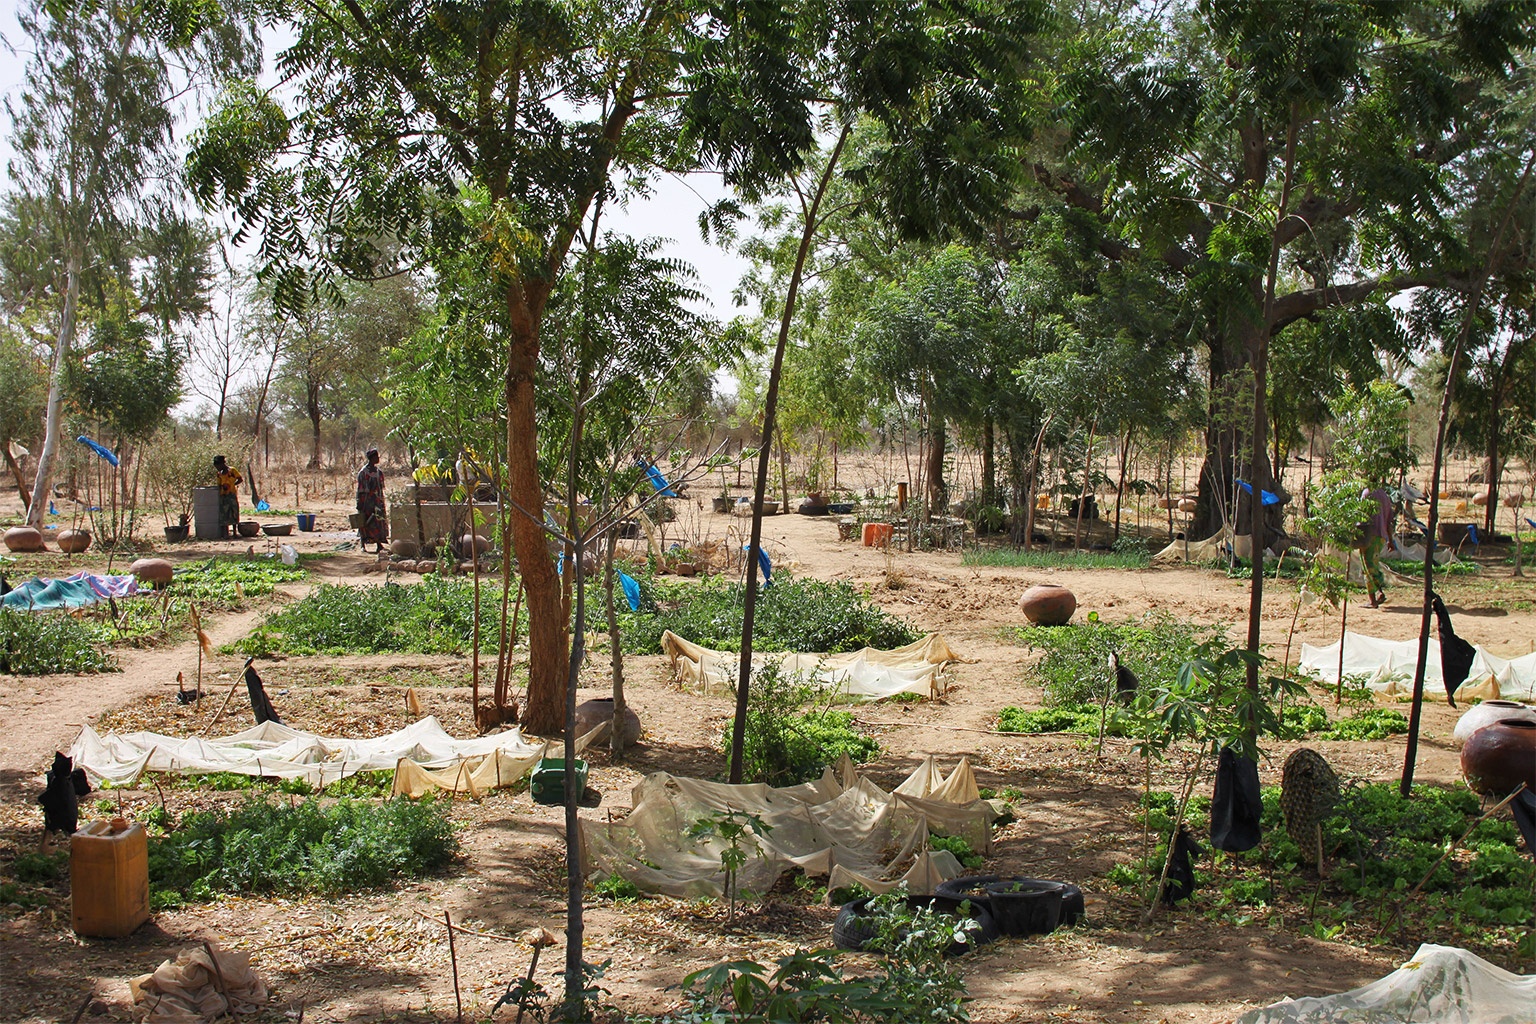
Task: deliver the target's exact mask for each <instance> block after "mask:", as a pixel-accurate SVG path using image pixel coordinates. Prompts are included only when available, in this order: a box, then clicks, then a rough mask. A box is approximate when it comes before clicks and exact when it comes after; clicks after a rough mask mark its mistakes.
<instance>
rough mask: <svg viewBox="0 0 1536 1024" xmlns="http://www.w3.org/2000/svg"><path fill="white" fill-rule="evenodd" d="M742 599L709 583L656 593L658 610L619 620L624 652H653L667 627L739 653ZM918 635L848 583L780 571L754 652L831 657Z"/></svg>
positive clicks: (762, 604)
mask: <svg viewBox="0 0 1536 1024" xmlns="http://www.w3.org/2000/svg"><path fill="white" fill-rule="evenodd" d="M745 596H746V595H745V588H744V587H743V586H741V585H740V584H730V583H724V582H715V581H711V582H706V583H701V584H690V585H685V586H678V587H667V588H662V587H657V588H656V591H655V600H656V601H657V603H658V605H659V607H658V608H657V610H656V611H654V612H649V613H647V612H644V611H642V612H641V613H640V614H635V615H626V616H625V621H624V623H623V633H624V646H625V649H626V650H628V651H630V652H631V653H635V654H659V653H661V635H662V633H664V632H666V631H667V630H669V629H670V630H671V631H672V632H674V633H676V634H677V635H678V636H681V637H686V638H687V639H689V640H691V641H693V642H694V643H696V644H702V645H704V646H705V647H711V648H714V649H715V650H721V651H739V650H740V649H741V617H742V609H743V607H744V602H745ZM643 607H644V604H643V603H642V608H643ZM921 635H922V634H920V633H919V632H918V631H917V630H915V629H913V628H912V627H911V626H910V625H908V624H907V623H906V622H904V621H902V620H901V619H898V618H897V617H896V616H894V615H891V614H889V613H888V612H885V611H882V610H881V609H879V608H877V607H875V606H874V605H873V604H870V603H869V602H868V601H867V600H865V598H864V595H862V594H860V593H859V591H857V590H855V589H854V588H853V586H852V585H851V584H849V583H845V582H838V583H828V582H825V581H822V580H814V579H792V578H790V577H789V576H788V575H787V574H783V573H775V574H774V578H773V586H771V587H768V588H766V589H764V590H763V591H762V592H761V593H760V594H759V595H758V600H757V606H756V609H755V614H754V623H753V646H754V647H755V648H756V649H757V650H760V651H818V652H825V653H829V654H835V653H839V652H843V651H856V650H858V649H859V648H860V647H881V648H891V647H900V646H902V645H903V644H909V643H912V642H913V641H914V640H917V639H918V638H919V637H920V636H921Z"/></svg>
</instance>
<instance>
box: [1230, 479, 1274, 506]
mask: <svg viewBox="0 0 1536 1024" xmlns="http://www.w3.org/2000/svg"><path fill="white" fill-rule="evenodd" d="M1237 486H1239V487H1241V488H1242V489H1243V490H1244V491H1246V492H1247V493H1249V494H1252V493H1253V485H1252V484H1250V483H1249V482H1248V481H1246V480H1239V481H1238V482H1237ZM1259 493H1261V494H1262V495H1264V496H1263V497H1262V498H1260V499H1259V500H1260V501H1261V502H1262V503H1263V504H1265V505H1278V504H1280V495H1278V494H1271V493H1270V492H1269V491H1260V492H1259Z"/></svg>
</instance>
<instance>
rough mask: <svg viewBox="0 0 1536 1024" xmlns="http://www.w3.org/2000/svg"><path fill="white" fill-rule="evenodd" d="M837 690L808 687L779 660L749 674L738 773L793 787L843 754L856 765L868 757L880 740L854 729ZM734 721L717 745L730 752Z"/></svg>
mask: <svg viewBox="0 0 1536 1024" xmlns="http://www.w3.org/2000/svg"><path fill="white" fill-rule="evenodd" d="M835 696H836V695H835V693H834V692H833V691H828V690H820V689H817V688H816V687H813V686H808V685H806V684H805V682H804V681H803V680H801V679H800V678H799V677H797V676H796V675H795V674H793V673H786V672H784V671H783V669H782V667H781V665H780V664H778V663H777V662H768V663H766V664H764V665H763V666H762V668H760V669H758V670H757V672H755V673H754V674H753V676H752V685H751V686H750V687H749V688H748V690H747V722H746V728H745V729H744V730H743V734H742V762H741V763H742V778H743V779H744V780H745V781H748V782H765V783H767V784H768V785H770V786H793V785H796V784H798V783H801V782H809V781H811V780H812V779H816V778H819V777H820V776H821V773H822V771H823V770H824V769H826V768H828V767H829V766H831V765H834V764H836V763H837V762H838V761H839V760H841V759H842V756H843V755H844V754H847V755H848V757H849V758H850V759H851V760H852V761H853V763H855V764H862V763H864V762H866V761H872V760H874V759H875V757H877V756H878V755H879V753H880V744H879V743H878V742H877V741H876V740H875V739H874V738H873V737H872V736H868V735H866V734H864V733H862V732H860V731H858V729H856V728H855V727H854V724H853V714H852V713H851V712H848V711H845V710H841V709H839V708H838V707H837V706H836V705H835V704H834V700H835ZM733 722H734V719H733V720H732V721H729V722H727V723H726V724H725V728H724V731H723V732H722V733H721V735H720V750H721V753H723V754H724V755H725V756H726V758H727V760H729V758H730V753H731V732H732V728H731V727H732V723H733Z"/></svg>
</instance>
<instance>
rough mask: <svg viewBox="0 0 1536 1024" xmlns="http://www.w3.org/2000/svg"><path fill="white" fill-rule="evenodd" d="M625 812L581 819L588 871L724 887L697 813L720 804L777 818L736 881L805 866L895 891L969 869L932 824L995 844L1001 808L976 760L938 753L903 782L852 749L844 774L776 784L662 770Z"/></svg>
mask: <svg viewBox="0 0 1536 1024" xmlns="http://www.w3.org/2000/svg"><path fill="white" fill-rule="evenodd" d="M632 799H633V806H634V810H632V811H631V812H630V814H629V816H628V817H627V818H624V819H623V820H621V821H615V822H609V823H600V822H593V821H585V820H584V821H583V822H582V836H583V839H584V841H585V846H586V851H587V865H588V868H589V869H592V870H597V871H600V872H602V873H604V874H608V875H618V876H620V877H622V878H626V879H628V880H629V881H631V882H633V883H634V884H635V885H636V886H638V887H639V888H641V889H643V890H645V891H647V892H661V893H667V894H669V895H672V896H690V897H696V896H712V895H717V894H719V893H720V892H721V891H722V889H723V883H724V874H723V871H722V869H721V866H720V854H721V852H722V850H723V849H724V848H725V844H724V843H723V842H722V841H721V840H719V839H712V838H711V839H693V838H690V837H689V835H688V832H689V829H690V827H691V826H692V825H693V824H694V822H696V821H699V820H700V819H702V818H706V817H708V816H709V815H711V814H714V813H717V812H721V811H737V812H743V813H746V814H752V815H756V816H758V817H759V818H761V820H762V821H763V823H764V824H766V825H769V826H771V828H770V829H769V830H768V831H767V832H766V834H762V835H754V836H753V837H752V839H751V840H750V841H749V842H748V843H747V844H746V846H745V848H746V849H747V851H748V852H749V854H750V857H749V859H748V860H747V862H746V864H744V865H743V866H742V867H741V868H740V869H739V870H738V872H737V876H736V877H737V886H738V887H739V888H742V889H752V890H757V891H763V890H765V889H767V888H768V887H770V886H771V885H772V884H773V883H774V881H775V880H776V879H777V878H778V877H779V876H780V875H781V874H783V873H784V872H785V871H788V870H790V869H791V868H793V867H800V868H801V869H803V870H804V871H805V873H806V874H808V875H816V876H823V875H825V876H827V878H828V883H827V886H828V889H829V890H831V889H836V888H839V887H842V886H846V885H849V884H852V883H858V884H860V885H863V886H864V887H865V888H867V889H869V890H870V891H872V892H886V891H888V890H890V889H892V888H894V887H895V886H896V885H898V884H899V883H901V882H903V881H905V882H906V883H907V886H908V888H909V889H910V891H912V892H914V893H926V892H931V891H932V890H933V886H935V885H936V884H938V883H939V882H941V881H943V880H944V879H946V878H952V877H954V876H955V875H958V874H959V873H960V863H959V861H957V860H956V859H955V857H954V856H953V855H952V854H950V853H948V852H946V851H942V850H940V851H933V852H930V851H929V850H928V849H927V837H928V834H929V832H930V831H933V832H937V833H939V834H941V835H946V836H960V837H963V838H964V839H965V840H966V841H967V842H968V843H969V844H970V845H971V847H972V848H973V849H975V850H976V851H978V852H982V851H985V850H986V849H987V843H988V835H989V830H990V825H991V822H992V821H993V820H994V819H995V818H996V817H997V815H998V811H997V809H996V808H995V807H994V806H993V804H991V803H990V802H989V801H986V800H983V799H981V796H980V793H979V792H978V791H977V788H976V776H975V775H974V774H973V773H972V771H971V765H970V761H969V760H968V759H964V758H962V759H961V761H960V763H959V765H957V766H956V768H955V770H954V771H953V772H951V773H949V775H947V776H945V775H944V774H943V773H942V772H940V771H939V769H938V768H937V767H936V766H935V765H934V762H933V758H932V757H929V758H928V759H927V760H925V761H924V763H923V764H922V765H921V766H919V767H918V769H917V770H916V771H914V772H913V773H912V774H911V775H910V776H909V777H908V778H907V779H906V781H904V782H903V783H902V784H901V785H900V786H898V787H897V788H896V789H895V791H893V792H890V793H887V792H886V791H884V790H883V789H881V788H880V787H879V786H876V785H875V784H874V783H873V782H871V781H869V780H868V779H867V778H864V777H863V776H861V775H860V774H859V773H858V771H857V770H856V769H855V768H854V767H853V765H852V764H851V763H849V761H848V759H847V757H846V755H845V756H844V758H843V761H842V763H841V764H840V765H839V766H838V770H837V771H836V772H834V771H832V770H831V769H828V770H827V771H825V772H823V773H822V777H821V778H820V779H818V780H816V781H815V782H808V783H804V784H802V785H799V786H789V787H784V788H778V789H776V788H773V787H771V786H766V785H761V784H758V785H743V786H730V785H725V784H722V783H716V782H704V781H702V780H699V779H683V778H677V777H675V776H672V775H668V774H666V773H664V772H661V773H657V774H655V775H650V776H647V777H646V778H645V779H644V780H642V781H641V782H640V783H639V784H638V785H637V786H636V787H635V789H634V792H633V798H632Z"/></svg>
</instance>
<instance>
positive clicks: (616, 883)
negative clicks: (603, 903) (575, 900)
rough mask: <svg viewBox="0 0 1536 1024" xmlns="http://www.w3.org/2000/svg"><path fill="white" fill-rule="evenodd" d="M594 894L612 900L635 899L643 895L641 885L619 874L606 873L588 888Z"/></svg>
mask: <svg viewBox="0 0 1536 1024" xmlns="http://www.w3.org/2000/svg"><path fill="white" fill-rule="evenodd" d="M587 891H588V892H590V893H591V894H592V895H593V896H601V897H603V898H605V899H610V900H634V899H639V898H640V896H641V892H640V887H639V886H637V885H635V883H634V882H631V881H630V880H629V879H627V878H623V877H621V876H619V875H604V876H603V877H602V878H599V879H598V880H597V881H596V882H593V883H592V885H591V887H590V888H588V889H587Z"/></svg>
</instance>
